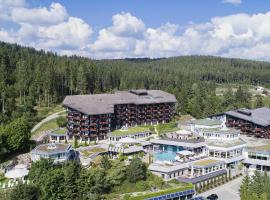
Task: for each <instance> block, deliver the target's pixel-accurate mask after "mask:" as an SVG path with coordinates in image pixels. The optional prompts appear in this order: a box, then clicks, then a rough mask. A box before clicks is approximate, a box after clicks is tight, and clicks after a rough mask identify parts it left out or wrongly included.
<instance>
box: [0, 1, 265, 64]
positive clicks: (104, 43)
mask: <svg viewBox="0 0 270 200" xmlns="http://www.w3.org/2000/svg"><path fill="white" fill-rule="evenodd" d="M0 40H2V41H6V42H13V43H19V44H22V45H25V46H33V47H35V48H37V49H45V50H48V51H54V52H57V53H59V54H66V55H72V54H78V55H82V56H87V57H91V58H123V57H169V56H177V55H194V54H200V55H216V56H224V57H237V58H238V57H239V58H249V59H254V60H270V55H268V54H269V53H268V50H269V49H270V2H269V0H256V1H255V0H170V1H168V0H122V1H120V0H89V1H86V0H76V1H74V0H61V1H49V0H29V1H26V0H14V1H9V0H0Z"/></svg>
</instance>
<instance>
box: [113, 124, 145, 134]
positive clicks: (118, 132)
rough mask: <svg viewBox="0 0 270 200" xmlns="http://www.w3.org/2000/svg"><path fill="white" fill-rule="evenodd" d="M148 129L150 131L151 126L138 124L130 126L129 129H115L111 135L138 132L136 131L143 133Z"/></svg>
mask: <svg viewBox="0 0 270 200" xmlns="http://www.w3.org/2000/svg"><path fill="white" fill-rule="evenodd" d="M146 131H150V126H136V127H130V128H128V129H127V130H120V129H118V130H115V131H113V132H111V133H110V134H111V135H115V136H121V135H129V134H136V133H142V132H146Z"/></svg>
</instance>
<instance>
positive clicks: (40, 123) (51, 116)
mask: <svg viewBox="0 0 270 200" xmlns="http://www.w3.org/2000/svg"><path fill="white" fill-rule="evenodd" d="M64 112H65V110H63V111H60V112H57V113H53V114H51V115H49V116H48V117H46V118H45V119H43V120H41V121H40V122H39V123H37V124H36V125H35V126H34V127H33V128H32V129H31V133H33V132H35V131H36V130H37V129H38V128H39V127H41V126H42V125H43V124H44V123H46V122H48V121H50V120H52V119H55V118H58V117H59V116H60V114H62V113H64Z"/></svg>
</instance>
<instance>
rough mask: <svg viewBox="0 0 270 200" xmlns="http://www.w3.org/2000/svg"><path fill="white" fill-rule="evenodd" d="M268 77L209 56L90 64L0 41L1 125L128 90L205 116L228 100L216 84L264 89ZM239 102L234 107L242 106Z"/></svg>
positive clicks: (258, 69) (247, 65) (259, 66)
mask: <svg viewBox="0 0 270 200" xmlns="http://www.w3.org/2000/svg"><path fill="white" fill-rule="evenodd" d="M269 77H270V63H267V62H256V61H249V60H240V59H227V58H219V57H211V56H184V57H174V58H161V59H147V58H146V59H122V60H91V59H88V58H83V57H78V56H71V57H67V56H58V55H56V54H53V53H50V52H44V51H42V50H41V51H37V50H35V49H33V48H26V47H21V46H19V45H15V44H8V43H4V42H0V108H1V109H0V123H2V124H3V123H7V122H8V121H10V120H12V119H16V118H19V117H25V118H28V120H29V122H30V124H31V123H32V124H33V123H35V121H37V119H36V118H35V117H36V113H35V109H34V107H35V106H39V107H40V106H46V107H50V106H51V105H52V104H55V103H60V102H62V100H63V98H64V97H65V96H66V95H74V94H93V93H104V92H112V91H114V90H128V89H132V88H135V89H136V88H146V89H161V90H165V91H168V92H171V93H173V94H175V96H176V98H177V100H178V107H177V111H178V112H180V113H184V114H185V113H188V114H192V115H194V116H195V117H204V116H207V115H209V114H214V113H216V112H219V111H223V110H225V109H228V105H227V103H226V101H228V100H225V102H224V101H223V100H224V99H223V98H221V97H218V96H216V94H215V92H214V91H215V89H216V87H217V84H225V83H245V84H261V85H265V86H269V85H270V79H269ZM241 89H243V88H241ZM244 92H245V91H244ZM234 95H236V94H234ZM230 100H233V99H232V97H230ZM238 101H239V100H238V99H237V98H234V102H233V104H234V105H236V106H237V107H238V106H243V105H245V104H241V105H240V104H239V102H238ZM234 107H235V106H234Z"/></svg>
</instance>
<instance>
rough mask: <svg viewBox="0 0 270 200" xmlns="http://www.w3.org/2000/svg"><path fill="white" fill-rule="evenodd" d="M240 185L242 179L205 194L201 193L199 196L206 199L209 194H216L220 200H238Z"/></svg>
mask: <svg viewBox="0 0 270 200" xmlns="http://www.w3.org/2000/svg"><path fill="white" fill-rule="evenodd" d="M241 183H242V177H239V178H237V179H234V180H232V181H230V182H228V183H226V184H224V185H221V186H219V187H216V188H214V189H212V190H209V191H207V192H204V193H201V194H200V195H199V196H203V197H205V198H206V197H207V196H209V195H210V194H217V195H218V199H220V200H240V193H239V189H240V185H241Z"/></svg>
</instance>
